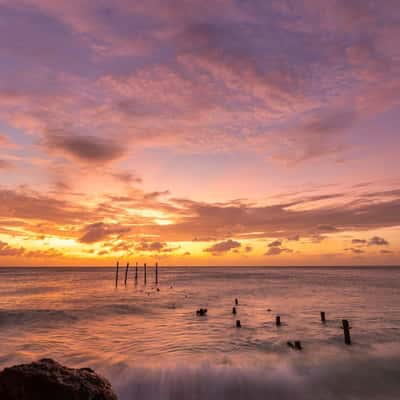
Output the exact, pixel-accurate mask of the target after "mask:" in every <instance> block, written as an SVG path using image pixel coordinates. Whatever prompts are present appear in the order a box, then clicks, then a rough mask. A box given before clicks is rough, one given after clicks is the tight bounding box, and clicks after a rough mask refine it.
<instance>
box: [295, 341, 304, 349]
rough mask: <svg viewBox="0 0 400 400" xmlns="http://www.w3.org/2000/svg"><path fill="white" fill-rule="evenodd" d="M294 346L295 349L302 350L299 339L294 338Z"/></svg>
mask: <svg viewBox="0 0 400 400" xmlns="http://www.w3.org/2000/svg"><path fill="white" fill-rule="evenodd" d="M294 348H295V349H296V350H302V349H303V348H302V347H301V342H300V340H295V341H294Z"/></svg>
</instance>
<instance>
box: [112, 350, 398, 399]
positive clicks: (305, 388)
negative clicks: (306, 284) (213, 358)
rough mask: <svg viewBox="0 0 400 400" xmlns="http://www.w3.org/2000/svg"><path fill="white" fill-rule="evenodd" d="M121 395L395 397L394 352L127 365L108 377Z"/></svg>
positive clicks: (152, 396) (396, 382)
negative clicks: (296, 360) (277, 361)
mask: <svg viewBox="0 0 400 400" xmlns="http://www.w3.org/2000/svg"><path fill="white" fill-rule="evenodd" d="M113 383H114V386H115V387H116V389H117V392H118V394H119V396H120V399H121V400H203V399H204V400H225V399H226V400H228V399H229V400H316V399H321V400H338V399H340V400H358V399H360V400H361V399H362V400H372V399H374V400H375V399H379V400H395V399H396V400H397V399H399V398H400V358H399V357H390V356H389V357H388V356H385V357H380V356H369V357H355V358H353V357H352V358H345V359H342V360H336V361H335V360H330V361H327V360H325V361H323V362H321V363H312V364H308V365H305V364H300V365H299V364H296V365H290V364H281V365H278V366H276V365H265V366H262V367H239V366H215V365H210V364H207V363H205V364H202V365H200V366H197V367H194V366H188V365H178V366H173V367H172V366H168V367H165V368H133V369H130V370H129V371H126V372H125V373H124V374H122V375H121V374H119V376H118V378H117V379H116V382H113Z"/></svg>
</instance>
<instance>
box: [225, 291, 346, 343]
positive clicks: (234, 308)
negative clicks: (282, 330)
mask: <svg viewBox="0 0 400 400" xmlns="http://www.w3.org/2000/svg"><path fill="white" fill-rule="evenodd" d="M238 305H239V300H238V299H235V307H232V314H233V315H236V314H237V309H236V306H238ZM268 311H271V310H270V309H268ZM320 316H321V322H323V323H326V316H325V311H321V313H320ZM275 325H276V326H281V325H282V322H281V316H280V315H277V316H276V317H275ZM241 327H242V324H241V322H240V320H239V319H238V320H236V328H241ZM341 329H343V334H344V342H345V343H346V344H347V345H350V344H351V337H350V329H351V327H350V324H349V321H348V320H347V319H342V326H341ZM287 345H288V346H289V347H291V348H292V349H295V350H302V349H303V347H302V346H301V342H300V340H295V341H294V343H292V342H287Z"/></svg>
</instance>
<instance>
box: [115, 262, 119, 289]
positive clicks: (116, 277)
mask: <svg viewBox="0 0 400 400" xmlns="http://www.w3.org/2000/svg"><path fill="white" fill-rule="evenodd" d="M118 270H119V261H117V270H116V271H115V287H118Z"/></svg>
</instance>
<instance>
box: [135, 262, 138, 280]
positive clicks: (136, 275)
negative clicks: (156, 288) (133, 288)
mask: <svg viewBox="0 0 400 400" xmlns="http://www.w3.org/2000/svg"><path fill="white" fill-rule="evenodd" d="M137 280H138V270H137V263H136V270H135V284H137Z"/></svg>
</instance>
